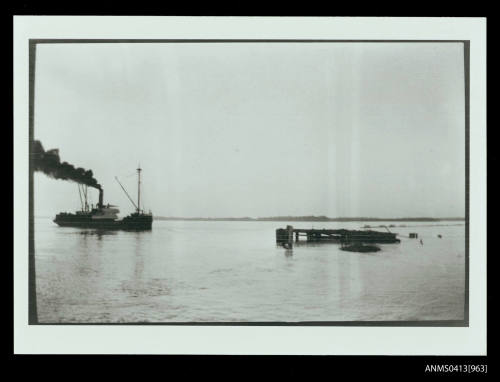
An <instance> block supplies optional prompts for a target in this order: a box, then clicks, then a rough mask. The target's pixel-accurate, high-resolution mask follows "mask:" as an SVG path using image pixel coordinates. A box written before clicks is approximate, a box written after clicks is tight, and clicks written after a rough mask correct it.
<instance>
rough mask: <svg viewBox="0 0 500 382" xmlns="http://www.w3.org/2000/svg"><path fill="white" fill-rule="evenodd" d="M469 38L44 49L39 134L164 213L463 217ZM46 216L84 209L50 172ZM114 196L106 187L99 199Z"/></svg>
mask: <svg viewBox="0 0 500 382" xmlns="http://www.w3.org/2000/svg"><path fill="white" fill-rule="evenodd" d="M463 57H464V52H463V44H462V43H154V44H152V43H140V44H107V43H106V44H41V45H38V46H37V53H36V80H35V125H34V126H35V127H34V138H35V139H38V140H40V141H41V142H42V144H43V146H44V148H45V150H48V149H53V148H58V149H59V154H60V157H61V160H63V161H67V162H69V163H71V164H73V165H75V166H77V167H84V168H85V169H91V170H92V171H93V172H94V176H95V177H96V178H97V180H98V181H99V183H100V184H101V185H102V186H103V189H104V201H105V203H111V204H114V205H118V206H119V209H120V211H121V213H120V215H121V216H124V215H126V214H128V213H129V212H132V211H133V210H134V207H133V205H132V204H131V203H130V201H129V200H128V199H127V197H126V195H125V194H124V192H123V191H122V189H121V188H120V186H119V185H118V183H117V182H116V180H115V176H117V177H118V178H119V179H120V181H121V182H122V184H123V185H124V186H125V188H126V189H127V191H128V192H129V194H130V195H131V196H132V197H133V198H136V196H137V175H136V171H135V169H136V168H137V166H138V164H140V166H141V168H142V169H143V171H142V181H143V183H142V188H141V195H142V196H143V199H142V202H143V204H144V207H145V208H146V209H147V210H149V209H150V210H151V211H152V212H153V214H154V215H157V216H184V217H243V216H248V217H263V216H277V215H293V216H301V215H325V216H329V217H359V216H364V217H367V216H369V217H382V218H383V217H387V218H393V217H417V216H418V217H421V216H429V217H463V216H465V103H464V58H463ZM34 195H35V215H36V216H54V215H55V214H56V213H58V212H61V211H68V212H69V211H75V210H77V209H79V208H80V199H79V195H78V187H77V185H76V184H75V183H71V182H67V181H62V180H55V179H51V178H48V177H47V176H45V175H44V174H41V173H36V174H35V188H34ZM97 200H98V194H97V192H95V191H92V192H91V201H92V202H93V203H96V202H97Z"/></svg>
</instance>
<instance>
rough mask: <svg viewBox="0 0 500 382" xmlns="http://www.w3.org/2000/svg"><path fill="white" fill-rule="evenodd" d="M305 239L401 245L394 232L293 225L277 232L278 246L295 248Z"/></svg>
mask: <svg viewBox="0 0 500 382" xmlns="http://www.w3.org/2000/svg"><path fill="white" fill-rule="evenodd" d="M301 237H302V238H303V237H305V238H306V241H307V242H316V243H317V242H330V243H332V242H333V243H353V242H359V243H399V242H400V240H399V239H398V238H396V234H395V233H392V232H380V231H371V230H364V231H358V230H348V229H314V228H311V229H304V228H293V227H292V226H291V225H289V226H287V227H286V228H278V229H277V230H276V244H279V245H283V246H284V247H287V248H292V247H293V242H294V239H295V242H299V241H300V238H301Z"/></svg>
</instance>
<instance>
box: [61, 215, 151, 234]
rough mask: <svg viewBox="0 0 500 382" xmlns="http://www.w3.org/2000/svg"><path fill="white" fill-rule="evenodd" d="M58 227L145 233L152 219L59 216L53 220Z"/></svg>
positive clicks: (144, 217) (131, 216)
mask: <svg viewBox="0 0 500 382" xmlns="http://www.w3.org/2000/svg"><path fill="white" fill-rule="evenodd" d="M54 223H56V224H57V225H58V226H60V227H74V228H93V229H106V230H110V229H116V230H133V231H147V230H151V228H152V225H153V217H152V216H151V215H142V214H132V215H130V216H127V217H125V218H123V219H122V220H111V219H93V218H92V216H88V215H87V216H79V215H76V214H59V215H57V216H56V218H55V219H54Z"/></svg>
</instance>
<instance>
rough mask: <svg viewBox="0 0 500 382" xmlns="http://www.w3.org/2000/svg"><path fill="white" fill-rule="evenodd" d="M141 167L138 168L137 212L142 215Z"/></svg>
mask: <svg viewBox="0 0 500 382" xmlns="http://www.w3.org/2000/svg"><path fill="white" fill-rule="evenodd" d="M141 171H142V169H141V165H140V164H139V166H138V167H137V212H138V213H141Z"/></svg>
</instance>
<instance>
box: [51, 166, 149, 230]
mask: <svg viewBox="0 0 500 382" xmlns="http://www.w3.org/2000/svg"><path fill="white" fill-rule="evenodd" d="M141 171H142V169H141V168H140V167H139V168H138V169H137V178H138V182H137V204H136V203H135V202H134V200H133V199H132V198H131V197H130V195H129V194H128V193H127V191H126V190H125V188H124V187H123V185H122V184H121V183H120V181H119V180H118V178H116V177H115V179H116V181H117V182H118V184H119V185H120V186H121V188H122V189H123V191H124V192H125V194H126V195H127V197H128V198H129V200H130V201H131V202H132V204H133V205H134V207H135V212H134V213H132V214H130V215H128V216H125V217H124V218H123V219H119V218H118V213H119V212H120V211H119V210H118V208H116V206H114V205H110V204H107V205H105V204H104V201H103V198H104V195H103V194H104V191H103V189H102V187H101V188H99V203H98V204H97V205H96V206H95V207H94V206H89V204H88V202H87V187H86V186H82V185H78V192H79V194H80V202H81V204H82V209H81V210H80V211H76V212H75V213H74V214H73V213H67V212H61V213H59V214H57V215H56V217H55V219H54V223H56V224H57V225H59V226H60V227H78V228H95V229H106V230H107V229H121V230H136V231H144V230H151V227H152V225H153V214H152V213H151V211H149V212H147V213H146V212H145V211H144V210H143V209H141Z"/></svg>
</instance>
